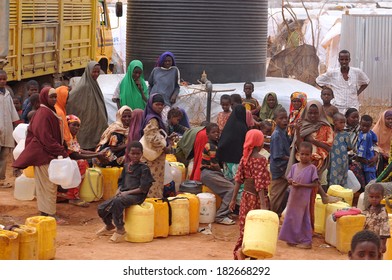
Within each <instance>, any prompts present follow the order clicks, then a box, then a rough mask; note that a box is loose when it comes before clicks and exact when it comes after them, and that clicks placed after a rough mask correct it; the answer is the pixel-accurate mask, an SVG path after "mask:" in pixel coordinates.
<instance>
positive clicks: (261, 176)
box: [230, 129, 270, 260]
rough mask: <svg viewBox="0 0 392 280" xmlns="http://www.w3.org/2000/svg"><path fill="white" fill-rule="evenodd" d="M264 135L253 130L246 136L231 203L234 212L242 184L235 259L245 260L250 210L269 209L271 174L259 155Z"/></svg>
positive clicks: (264, 159)
mask: <svg viewBox="0 0 392 280" xmlns="http://www.w3.org/2000/svg"><path fill="white" fill-rule="evenodd" d="M263 142H264V135H263V133H262V132H261V131H260V130H257V129H252V130H249V131H248V133H247V134H246V138H245V143H244V150H243V155H242V158H241V161H240V164H239V166H238V171H237V173H236V175H235V187H234V192H233V197H232V199H231V202H230V210H231V211H234V209H235V206H236V201H237V194H238V191H239V188H240V185H241V184H244V185H245V187H244V191H243V193H242V197H241V203H240V213H239V221H240V237H239V238H238V240H237V243H236V245H235V247H234V252H233V253H234V259H235V260H243V259H244V258H245V255H244V254H243V253H242V250H241V246H242V239H243V236H244V226H245V218H246V215H247V214H248V212H249V211H250V210H253V209H269V200H268V185H269V183H270V174H269V172H268V170H267V164H268V163H267V159H266V158H265V157H263V156H261V155H260V154H259V152H260V150H261V148H262V147H263Z"/></svg>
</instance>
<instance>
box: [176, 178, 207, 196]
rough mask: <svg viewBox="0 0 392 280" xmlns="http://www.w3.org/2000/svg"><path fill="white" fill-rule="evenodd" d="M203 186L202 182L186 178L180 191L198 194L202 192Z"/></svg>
mask: <svg viewBox="0 0 392 280" xmlns="http://www.w3.org/2000/svg"><path fill="white" fill-rule="evenodd" d="M202 186H203V183H202V182H199V181H193V180H185V181H184V182H182V183H181V185H180V192H183V193H193V194H198V193H201V192H202Z"/></svg>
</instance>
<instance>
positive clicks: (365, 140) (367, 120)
mask: <svg viewBox="0 0 392 280" xmlns="http://www.w3.org/2000/svg"><path fill="white" fill-rule="evenodd" d="M372 124H373V118H372V117H371V116H369V115H363V116H362V117H361V121H360V122H359V136H358V143H357V161H359V162H360V163H361V165H362V170H363V173H364V175H365V182H366V184H368V183H369V182H370V181H371V180H373V179H376V163H377V153H376V152H375V151H374V146H375V145H376V144H377V135H376V134H375V133H374V132H373V131H372V130H371V129H370V128H371V127H372Z"/></svg>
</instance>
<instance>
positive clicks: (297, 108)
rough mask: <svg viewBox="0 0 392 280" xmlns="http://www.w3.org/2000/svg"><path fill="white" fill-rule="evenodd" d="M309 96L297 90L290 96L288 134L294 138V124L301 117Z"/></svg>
mask: <svg viewBox="0 0 392 280" xmlns="http://www.w3.org/2000/svg"><path fill="white" fill-rule="evenodd" d="M307 100H308V97H307V95H306V93H304V92H300V91H296V92H293V93H292V94H291V96H290V101H291V102H290V114H289V125H288V127H287V134H288V135H289V136H290V137H291V138H292V137H293V136H294V132H295V130H294V125H295V123H296V122H297V120H298V119H299V118H300V117H301V113H302V111H303V110H304V109H305V107H306V102H307Z"/></svg>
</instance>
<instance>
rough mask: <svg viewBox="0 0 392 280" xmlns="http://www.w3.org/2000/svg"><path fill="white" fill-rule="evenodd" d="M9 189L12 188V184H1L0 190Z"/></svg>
mask: <svg viewBox="0 0 392 280" xmlns="http://www.w3.org/2000/svg"><path fill="white" fill-rule="evenodd" d="M9 188H12V184H11V183H5V182H3V183H1V184H0V189H9Z"/></svg>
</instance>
